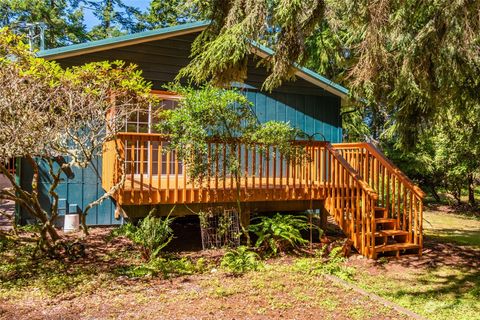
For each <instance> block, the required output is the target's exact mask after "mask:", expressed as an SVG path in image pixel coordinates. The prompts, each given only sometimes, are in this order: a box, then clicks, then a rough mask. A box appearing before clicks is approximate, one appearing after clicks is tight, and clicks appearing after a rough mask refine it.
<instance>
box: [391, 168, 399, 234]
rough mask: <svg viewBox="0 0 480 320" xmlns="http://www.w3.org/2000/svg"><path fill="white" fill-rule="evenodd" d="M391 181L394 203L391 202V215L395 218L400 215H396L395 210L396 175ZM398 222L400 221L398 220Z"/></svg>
mask: <svg viewBox="0 0 480 320" xmlns="http://www.w3.org/2000/svg"><path fill="white" fill-rule="evenodd" d="M391 183H392V204H391V210H392V212H391V217H392V218H393V219H395V218H396V217H397V216H398V215H396V212H395V196H396V194H395V192H396V188H395V187H396V186H395V184H396V177H395V176H394V175H392V180H391ZM397 222H398V221H397ZM398 225H399V223H397V226H398Z"/></svg>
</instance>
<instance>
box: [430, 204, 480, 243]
mask: <svg viewBox="0 0 480 320" xmlns="http://www.w3.org/2000/svg"><path fill="white" fill-rule="evenodd" d="M424 220H425V221H424V229H425V235H426V236H429V237H432V238H436V239H439V240H443V241H447V242H452V243H458V244H460V245H464V246H468V247H473V248H480V219H475V218H473V217H468V216H465V215H459V214H453V213H444V212H440V211H431V210H428V211H426V212H425V213H424Z"/></svg>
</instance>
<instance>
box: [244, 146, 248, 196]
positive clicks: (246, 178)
mask: <svg viewBox="0 0 480 320" xmlns="http://www.w3.org/2000/svg"><path fill="white" fill-rule="evenodd" d="M244 161H245V197H246V196H247V193H248V174H249V164H248V145H246V144H245V160H244Z"/></svg>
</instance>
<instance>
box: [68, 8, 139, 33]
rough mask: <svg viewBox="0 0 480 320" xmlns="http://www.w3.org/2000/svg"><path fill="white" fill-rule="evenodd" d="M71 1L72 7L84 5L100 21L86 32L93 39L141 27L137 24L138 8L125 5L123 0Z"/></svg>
mask: <svg viewBox="0 0 480 320" xmlns="http://www.w3.org/2000/svg"><path fill="white" fill-rule="evenodd" d="M73 2H74V3H73V7H82V6H85V8H87V9H90V10H92V12H93V14H94V16H95V17H96V18H97V19H98V20H99V21H100V23H99V24H98V25H95V26H94V27H93V28H92V30H91V31H90V32H89V33H88V35H89V37H90V38H91V39H93V40H97V39H104V38H110V37H115V36H119V35H121V34H125V33H131V32H136V31H138V30H139V28H141V27H140V26H139V24H138V17H139V16H140V14H141V12H140V10H139V9H138V8H135V7H133V6H129V5H126V4H125V3H124V2H123V0H74V1H73Z"/></svg>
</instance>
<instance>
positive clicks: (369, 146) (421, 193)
mask: <svg viewBox="0 0 480 320" xmlns="http://www.w3.org/2000/svg"><path fill="white" fill-rule="evenodd" d="M333 147H334V148H365V149H367V150H368V151H370V153H372V154H374V155H375V156H376V158H377V159H378V160H379V161H381V162H382V165H383V166H385V167H387V168H388V169H390V171H392V172H393V173H394V174H395V175H396V176H397V178H399V179H400V180H401V181H402V182H404V183H405V184H406V185H407V186H408V187H409V188H410V189H411V190H412V191H413V192H414V193H415V194H416V195H417V196H419V197H420V198H422V199H423V198H424V197H425V195H426V194H425V192H424V191H423V190H422V189H421V188H420V187H418V186H417V185H416V184H415V183H414V182H413V181H412V180H410V178H408V177H407V176H406V175H405V174H404V173H403V172H402V171H401V170H400V169H399V168H398V167H397V166H396V165H395V164H394V163H393V162H392V161H390V160H389V159H388V158H387V157H386V156H385V155H384V154H383V152H381V151H380V150H379V149H378V148H377V147H375V146H374V145H373V144H372V143H369V142H353V143H334V144H333Z"/></svg>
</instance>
